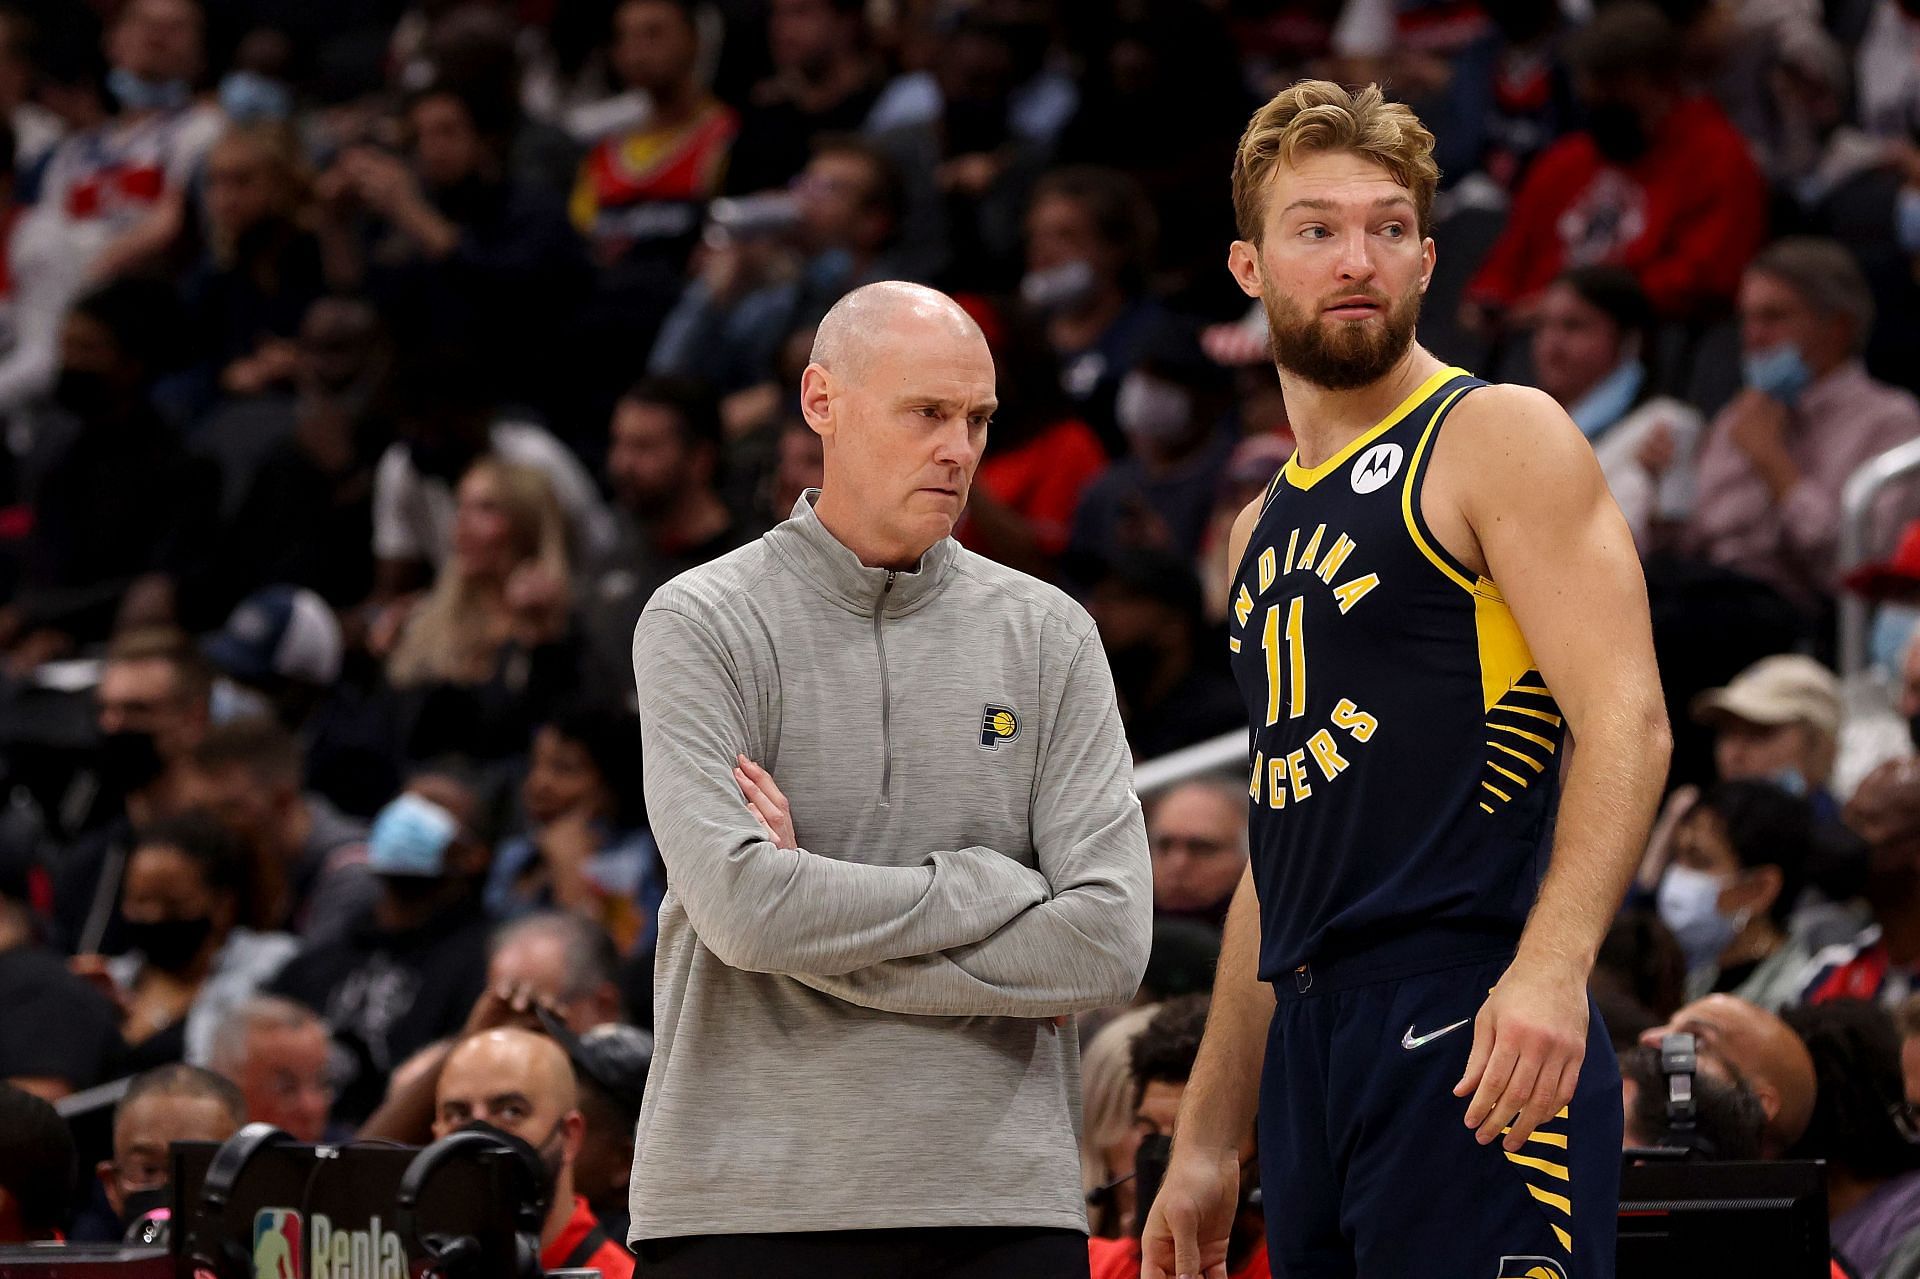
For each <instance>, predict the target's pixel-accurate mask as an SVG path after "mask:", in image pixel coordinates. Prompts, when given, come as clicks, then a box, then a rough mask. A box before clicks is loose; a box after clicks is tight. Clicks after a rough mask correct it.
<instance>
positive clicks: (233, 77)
mask: <svg viewBox="0 0 1920 1279" xmlns="http://www.w3.org/2000/svg"><path fill="white" fill-rule="evenodd" d="M220 109H221V110H222V111H224V112H226V116H227V119H229V120H231V121H233V122H234V123H235V124H249V123H251V122H253V121H255V120H284V119H286V118H287V117H288V116H290V115H292V114H293V94H292V92H291V91H290V90H289V89H288V88H287V86H286V85H284V84H281V83H280V82H279V81H278V80H270V79H268V78H267V77H266V76H263V75H261V74H260V73H259V72H257V71H235V72H232V73H231V74H229V75H228V76H227V77H226V78H225V79H223V80H221V81H220Z"/></svg>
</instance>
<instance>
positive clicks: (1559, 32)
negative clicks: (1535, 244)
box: [1416, 0, 1575, 199]
mask: <svg viewBox="0 0 1920 1279" xmlns="http://www.w3.org/2000/svg"><path fill="white" fill-rule="evenodd" d="M1483 7H1484V8H1485V10H1486V14H1487V28H1486V30H1485V31H1484V32H1483V33H1482V34H1481V35H1480V36H1479V37H1478V38H1477V39H1474V40H1473V41H1471V42H1470V43H1468V44H1467V45H1466V47H1465V48H1463V49H1461V50H1460V51H1459V52H1458V53H1456V54H1455V55H1454V56H1453V57H1452V58H1451V59H1450V60H1449V61H1450V63H1451V65H1450V66H1449V68H1448V70H1449V72H1450V74H1449V76H1448V78H1447V83H1446V87H1445V88H1444V89H1443V90H1442V91H1441V94H1442V99H1441V101H1440V103H1439V104H1438V109H1437V110H1436V111H1434V112H1433V113H1432V114H1429V113H1428V112H1427V111H1421V112H1420V114H1421V116H1422V118H1424V119H1426V120H1429V121H1431V122H1432V128H1433V136H1434V152H1433V158H1434V161H1435V162H1436V163H1437V164H1438V165H1439V166H1440V181H1441V182H1442V183H1443V184H1444V185H1445V186H1446V187H1447V188H1448V189H1449V190H1451V189H1454V188H1456V187H1459V186H1460V184H1461V182H1462V180H1463V179H1468V178H1472V179H1474V180H1475V181H1474V183H1469V184H1468V187H1466V188H1461V189H1462V190H1463V191H1465V190H1467V189H1470V188H1471V187H1472V186H1474V185H1476V184H1484V185H1487V186H1490V187H1491V189H1492V190H1493V191H1494V192H1498V193H1501V194H1503V195H1504V194H1508V193H1511V192H1512V191H1513V190H1514V189H1515V188H1517V187H1518V186H1519V185H1520V182H1521V180H1522V179H1524V178H1525V177H1526V175H1527V172H1528V170H1529V169H1530V168H1531V167H1532V165H1533V162H1534V160H1535V159H1537V158H1538V157H1539V155H1540V153H1541V151H1543V150H1544V149H1545V148H1546V147H1548V146H1549V145H1551V144H1552V143H1553V141H1554V140H1555V139H1556V138H1558V137H1560V135H1561V134H1563V133H1566V132H1567V131H1568V130H1569V129H1570V128H1571V126H1572V121H1573V118H1574V113H1575V104H1574V100H1573V97H1574V93H1573V82H1572V76H1571V75H1569V74H1568V69H1567V64H1566V58H1565V56H1564V54H1563V52H1562V50H1563V47H1564V46H1565V44H1566V39H1567V34H1568V29H1569V24H1568V21H1567V18H1566V15H1565V13H1564V12H1563V11H1562V10H1561V9H1560V7H1559V6H1558V5H1550V4H1548V5H1542V4H1534V3H1532V2H1531V0H1506V2H1505V3H1499V2H1496V3H1493V4H1488V5H1485V6H1483ZM1416 109H1418V108H1417V107H1416ZM1474 198H1477V199H1485V198H1486V197H1485V196H1484V195H1482V194H1481V193H1480V192H1478V191H1476V192H1474Z"/></svg>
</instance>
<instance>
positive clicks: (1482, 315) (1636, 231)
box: [1466, 0, 1766, 327]
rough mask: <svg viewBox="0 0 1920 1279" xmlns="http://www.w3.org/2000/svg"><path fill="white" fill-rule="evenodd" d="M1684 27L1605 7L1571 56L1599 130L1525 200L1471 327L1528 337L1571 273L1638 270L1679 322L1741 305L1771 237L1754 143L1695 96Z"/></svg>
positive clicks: (1492, 262)
mask: <svg viewBox="0 0 1920 1279" xmlns="http://www.w3.org/2000/svg"><path fill="white" fill-rule="evenodd" d="M1681 52H1682V50H1681V43H1680V39H1679V37H1678V35H1677V34H1676V33H1675V31H1674V29H1673V26H1672V24H1670V23H1669V22H1668V21H1667V20H1666V19H1665V18H1664V17H1662V16H1661V14H1660V12H1659V10H1657V9H1655V8H1654V7H1653V6H1652V5H1651V4H1645V3H1639V2H1638V0H1635V2H1632V3H1621V4H1613V5H1609V6H1607V7H1606V8H1605V9H1603V10H1601V11H1600V12H1599V13H1598V14H1597V15H1596V16H1595V17H1594V20H1593V22H1592V23H1591V24H1590V25H1588V26H1587V28H1586V29H1585V30H1583V31H1582V32H1580V33H1579V34H1578V35H1577V36H1575V37H1574V39H1573V42H1572V45H1571V47H1570V50H1569V55H1570V60H1571V62H1572V64H1573V68H1574V73H1575V76H1576V80H1577V85H1578V88H1579V91H1580V97H1581V100H1582V102H1583V104H1584V105H1585V107H1586V117H1587V127H1586V128H1585V129H1583V130H1581V131H1580V132H1577V133H1573V134H1569V135H1568V136H1567V137H1564V138H1562V139H1561V140H1560V141H1558V142H1556V143H1554V144H1553V145H1552V146H1551V147H1549V148H1547V150H1546V151H1545V152H1544V153H1543V154H1542V155H1541V156H1540V158H1539V159H1538V160H1537V161H1536V162H1535V163H1534V166H1533V168H1532V169H1531V170H1530V171H1529V172H1528V174H1527V177H1526V180H1525V181H1524V182H1522V183H1521V185H1520V189H1519V191H1518V192H1517V193H1516V194H1515V196H1514V200H1513V209H1512V212H1511V214H1510V215H1509V217H1508V220H1507V225H1506V229H1505V230H1504V231H1502V232H1501V235H1500V239H1499V240H1498V241H1497V242H1496V243H1495V244H1494V246H1493V249H1492V251H1491V252H1490V253H1489V254H1488V255H1487V260H1486V261H1485V262H1484V263H1482V264H1481V267H1480V269H1479V271H1478V272H1477V273H1476V274H1475V275H1474V277H1473V280H1472V282H1471V283H1470V284H1469V286H1468V291H1467V304H1466V305H1467V309H1468V311H1469V314H1468V316H1467V317H1466V319H1467V322H1468V323H1469V324H1473V325H1478V324H1481V323H1483V322H1484V320H1485V319H1486V318H1488V317H1498V318H1501V319H1504V321H1505V322H1506V323H1508V324H1510V325H1513V326H1516V327H1524V326H1526V325H1528V324H1530V323H1531V322H1532V321H1533V319H1534V318H1535V317H1536V315H1537V312H1538V309H1539V304H1540V298H1541V294H1542V293H1543V292H1544V290H1545V289H1546V287H1547V285H1549V284H1550V283H1552V282H1553V281H1554V280H1555V279H1556V278H1558V277H1559V275H1560V274H1561V273H1562V272H1563V271H1565V270H1567V269H1568V268H1569V267H1579V266H1593V265H1597V264H1601V263H1607V264H1614V265H1619V266H1622V267H1625V268H1626V269H1627V270H1629V271H1631V272H1632V273H1633V275H1634V277H1635V278H1636V279H1638V280H1639V281H1640V286H1641V288H1643V289H1645V290H1646V293H1647V297H1648V299H1649V301H1651V303H1652V304H1653V309H1654V313H1655V314H1656V315H1659V316H1661V317H1663V318H1668V319H1686V318H1690V317H1694V316H1699V315H1711V314H1712V313H1713V311H1714V310H1716V309H1717V308H1721V307H1724V306H1725V305H1726V303H1728V302H1729V301H1731V300H1732V298H1733V295H1734V291H1735V289H1736V288H1737V286H1738V285H1739V281H1740V270H1741V268H1742V267H1744V266H1745V265H1746V263H1747V260H1748V259H1749V258H1751V257H1752V256H1753V254H1754V251H1755V250H1756V249H1758V248H1759V247H1760V244H1761V242H1762V240H1763V239H1764V237H1765V234H1766V189H1765V186H1764V184H1763V182H1762V180H1761V177H1760V173H1759V171H1758V170H1757V169H1756V168H1755V167H1754V163H1753V160H1752V159H1751V157H1750V156H1749V154H1748V151H1747V143H1746V139H1744V138H1742V137H1741V136H1740V134H1739V132H1738V131H1737V130H1735V129H1734V127H1733V124H1732V122H1731V121H1729V120H1728V119H1727V117H1726V114H1725V113H1724V112H1722V111H1721V109H1720V108H1719V106H1717V105H1716V104H1715V103H1714V102H1713V100H1712V99H1710V98H1708V97H1705V96H1703V95H1699V94H1695V93H1691V92H1689V91H1688V89H1687V87H1686V81H1685V77H1684V74H1683V70H1682V67H1681Z"/></svg>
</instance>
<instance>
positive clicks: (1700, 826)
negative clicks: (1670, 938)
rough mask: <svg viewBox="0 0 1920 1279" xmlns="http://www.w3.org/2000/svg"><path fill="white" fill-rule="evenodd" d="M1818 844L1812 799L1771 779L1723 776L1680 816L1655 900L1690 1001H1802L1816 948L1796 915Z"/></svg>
mask: <svg viewBox="0 0 1920 1279" xmlns="http://www.w3.org/2000/svg"><path fill="white" fill-rule="evenodd" d="M1813 841H1814V834H1813V817H1812V810H1811V809H1810V808H1809V807H1808V805H1807V802H1806V801H1805V800H1804V799H1801V798H1799V797H1797V796H1794V795H1789V794H1788V793H1787V792H1786V791H1784V790H1781V789H1780V788H1779V787H1777V786H1774V785H1772V784H1770V783H1767V782H1722V783H1720V784H1719V785H1718V786H1715V787H1713V788H1712V789H1711V790H1709V791H1707V792H1706V793H1705V794H1704V795H1702V796H1701V797H1700V800H1699V802H1698V803H1696V804H1695V805H1694V806H1693V808H1692V809H1691V810H1690V811H1689V812H1688V813H1687V815H1686V816H1685V817H1683V818H1681V819H1680V823H1679V825H1678V826H1676V827H1675V829H1674V832H1673V840H1672V860H1671V861H1670V862H1669V863H1668V865H1667V868H1666V870H1665V872H1664V873H1663V874H1662V876H1661V878H1660V887H1659V890H1658V895H1657V899H1658V903H1659V911H1660V919H1661V922H1663V923H1664V924H1666V926H1667V928H1668V929H1669V930H1671V931H1672V933H1673V935H1674V937H1675V939H1676V940H1677V941H1679V943H1680V949H1681V952H1682V953H1683V954H1684V955H1685V956H1686V963H1687V992H1686V994H1687V998H1688V999H1690V1000H1691V999H1698V998H1699V997H1700V996H1702V995H1706V994H1709V993H1711V992H1714V991H1724V992H1727V993H1729V994H1732V995H1736V996H1738V997H1739V998H1741V999H1744V1000H1746V1001H1748V1002H1749V1003H1753V1004H1758V1005H1759V1006H1760V1007H1762V1008H1765V1009H1768V1010H1770V1011H1771V1010H1775V1009H1779V1008H1781V1007H1783V1006H1785V1005H1787V1004H1790V1003H1792V1002H1794V1001H1795V1000H1797V999H1798V998H1799V996H1800V992H1801V988H1802V985H1803V982H1804V972H1805V969H1806V965H1807V961H1808V960H1809V959H1810V958H1811V957H1812V955H1813V951H1814V946H1813V944H1812V942H1811V941H1810V940H1808V939H1807V938H1806V937H1805V936H1803V935H1800V934H1797V933H1796V932H1795V930H1794V929H1793V928H1792V926H1791V925H1792V912H1793V908H1794V906H1795V905H1796V904H1798V902H1799V899H1800V890H1801V887H1802V886H1803V885H1804V884H1805V882H1806V867H1807V859H1808V857H1809V856H1810V854H1811V852H1812V850H1813Z"/></svg>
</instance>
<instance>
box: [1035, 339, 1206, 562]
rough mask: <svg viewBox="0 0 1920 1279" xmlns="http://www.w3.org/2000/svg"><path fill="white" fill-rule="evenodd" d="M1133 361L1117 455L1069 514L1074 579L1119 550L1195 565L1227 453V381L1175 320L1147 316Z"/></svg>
mask: <svg viewBox="0 0 1920 1279" xmlns="http://www.w3.org/2000/svg"><path fill="white" fill-rule="evenodd" d="M1133 359H1134V363H1133V367H1132V368H1130V369H1128V370H1127V372H1126V374H1125V376H1124V377H1122V378H1121V380H1120V385H1119V390H1118V392H1117V393H1116V395H1115V398H1114V422H1115V424H1116V425H1117V426H1118V427H1119V430H1120V434H1121V436H1122V437H1123V438H1124V439H1125V440H1126V444H1127V452H1126V455H1125V456H1124V457H1122V458H1120V460H1119V461H1117V462H1115V463H1114V464H1113V465H1112V466H1110V467H1108V468H1107V470H1106V472H1105V473H1104V474H1102V475H1100V476H1099V477H1098V478H1096V479H1095V480H1093V482H1092V483H1090V484H1088V485H1087V490H1086V492H1085V494H1083V495H1082V497H1081V499H1080V509H1079V510H1078V511H1076V512H1074V517H1073V532H1072V534H1071V536H1070V537H1069V539H1068V544H1067V567H1068V570H1069V571H1070V572H1071V573H1073V574H1075V575H1077V576H1079V577H1080V578H1081V580H1083V581H1085V580H1091V579H1092V578H1093V577H1094V576H1097V575H1098V572H1099V569H1100V567H1101V566H1102V565H1104V564H1106V563H1109V562H1111V561H1112V560H1113V559H1114V557H1116V556H1118V555H1121V554H1123V553H1125V552H1127V551H1134V550H1148V551H1152V552H1155V553H1156V554H1163V555H1170V556H1174V557H1176V558H1179V559H1182V560H1185V561H1186V562H1188V563H1189V564H1193V563H1197V562H1198V561H1199V558H1200V547H1201V544H1202V543H1203V542H1204V541H1205V539H1206V535H1207V527H1208V522H1209V520H1210V519H1211V518H1212V515H1213V505H1214V497H1215V495H1216V494H1217V493H1218V492H1219V488H1220V481H1221V477H1222V476H1223V475H1224V474H1225V473H1226V468H1227V462H1228V459H1229V458H1231V457H1232V456H1233V448H1234V440H1233V437H1232V436H1231V435H1230V434H1229V433H1228V432H1226V431H1224V430H1222V429H1221V421H1222V418H1223V416H1224V412H1225V410H1226V408H1227V406H1228V400H1229V394H1230V392H1229V389H1228V382H1227V379H1226V377H1225V375H1224V374H1223V373H1222V372H1221V370H1220V369H1219V367H1218V366H1216V365H1215V364H1214V363H1213V362H1212V361H1210V360H1208V359H1207V358H1206V357H1205V356H1204V355H1203V354H1202V353H1201V351H1200V347H1199V345H1198V343H1197V342H1196V340H1195V338H1194V336H1193V334H1192V333H1191V332H1190V331H1188V330H1187V328H1186V327H1185V326H1184V325H1181V324H1179V323H1177V322H1175V321H1172V320H1169V319H1167V318H1165V317H1161V318H1159V319H1156V320H1154V321H1151V322H1150V323H1149V324H1147V325H1146V326H1145V327H1144V328H1143V329H1142V330H1141V331H1140V332H1139V333H1138V334H1137V336H1136V345H1135V347H1134V355H1133Z"/></svg>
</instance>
